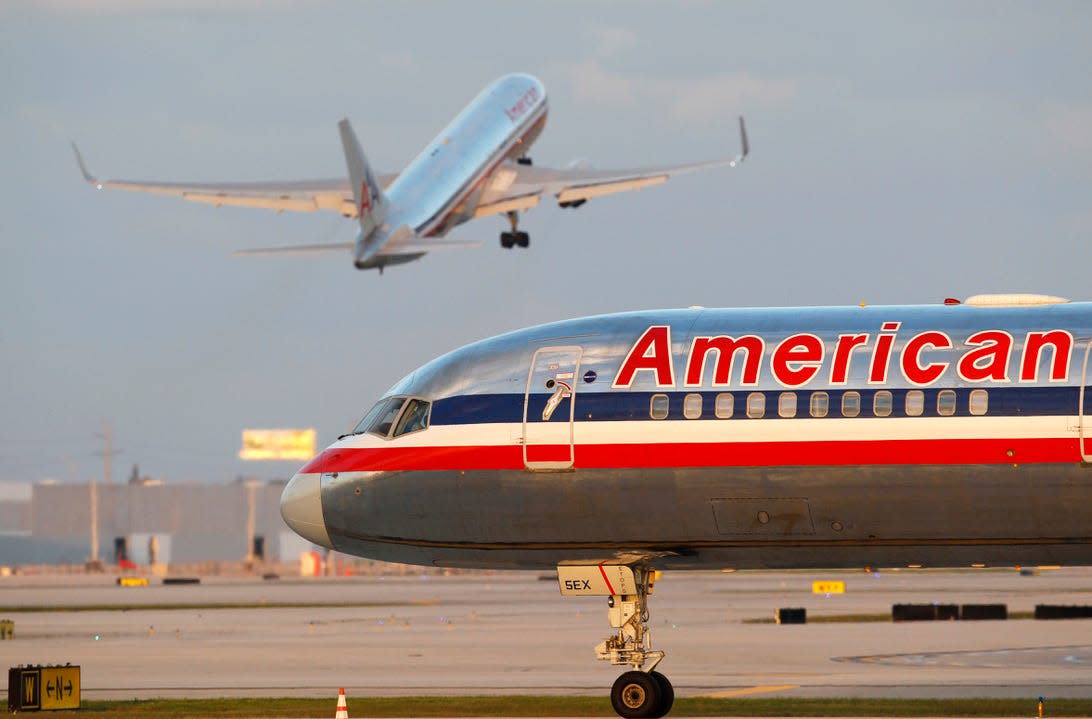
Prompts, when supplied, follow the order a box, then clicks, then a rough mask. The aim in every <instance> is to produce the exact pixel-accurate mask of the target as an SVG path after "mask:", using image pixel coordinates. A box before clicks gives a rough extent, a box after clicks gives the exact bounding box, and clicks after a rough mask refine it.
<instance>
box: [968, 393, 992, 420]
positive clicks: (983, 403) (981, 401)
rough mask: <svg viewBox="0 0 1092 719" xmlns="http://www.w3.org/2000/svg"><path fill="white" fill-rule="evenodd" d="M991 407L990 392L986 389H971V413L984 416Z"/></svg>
mask: <svg viewBox="0 0 1092 719" xmlns="http://www.w3.org/2000/svg"><path fill="white" fill-rule="evenodd" d="M989 408H990V393H989V392H987V391H986V390H984V389H976V390H971V407H970V409H971V414H973V415H976V416H982V415H984V414H986V411H987V410H989Z"/></svg>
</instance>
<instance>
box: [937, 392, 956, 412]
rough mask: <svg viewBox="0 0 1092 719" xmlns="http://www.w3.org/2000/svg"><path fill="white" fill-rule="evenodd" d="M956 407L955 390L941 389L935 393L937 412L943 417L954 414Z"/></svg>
mask: <svg viewBox="0 0 1092 719" xmlns="http://www.w3.org/2000/svg"><path fill="white" fill-rule="evenodd" d="M955 408H956V393H955V390H951V389H942V390H941V391H940V393H939V394H937V414H939V415H942V416H944V417H951V416H952V415H953V414H955Z"/></svg>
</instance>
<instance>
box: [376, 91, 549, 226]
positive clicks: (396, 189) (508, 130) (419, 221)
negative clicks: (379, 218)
mask: <svg viewBox="0 0 1092 719" xmlns="http://www.w3.org/2000/svg"><path fill="white" fill-rule="evenodd" d="M547 111H548V104H547V99H546V88H545V87H544V86H543V85H542V83H541V82H539V80H538V79H536V78H534V77H532V76H530V75H523V74H511V75H505V76H504V77H502V78H500V79H498V80H497V81H495V82H493V83H492V84H491V85H489V86H488V87H486V88H485V89H484V90H482V92H481V93H480V94H479V95H478V96H477V97H475V98H474V99H473V100H472V101H471V102H470V104H469V105H467V107H466V108H465V109H464V110H463V111H462V112H461V113H459V115H458V116H456V117H455V119H454V120H452V121H451V122H450V123H449V124H448V125H447V126H446V127H445V128H444V129H443V130H442V131H441V132H440V134H438V135H437V136H436V137H435V138H434V139H433V140H432V141H431V142H430V143H429V144H428V145H426V146H425V148H424V149H423V150H422V151H421V152H420V154H418V155H417V157H416V158H414V159H413V161H412V162H410V164H409V165H408V166H407V167H406V169H405V170H403V171H402V172H401V173H400V174H399V175H398V177H397V178H396V179H395V180H394V182H393V183H391V185H390V186H389V187H387V189H386V193H387V197H388V198H389V199H390V202H391V207H392V212H391V214H390V215H389V216H388V217H387V218H386V223H387V225H389V227H391V228H396V227H399V226H401V225H407V226H409V227H410V228H412V229H413V230H414V232H415V233H416V234H417V235H418V236H422V237H427V236H442V235H444V234H445V233H446V232H447V231H449V230H450V229H451V228H452V227H455V226H456V225H458V224H460V223H462V222H465V221H467V220H469V219H470V218H472V217H473V216H474V210H475V209H476V207H477V205H478V203H479V201H480V199H481V195H482V193H483V192H484V191H485V189H486V188H487V186H488V183H489V182H490V181H492V180H493V179H494V178H493V175H494V171H495V170H497V168H498V167H499V166H500V165H501V163H502V162H503V161H504V160H505V159H513V158H517V157H521V156H523V155H525V154H526V153H527V151H528V150H529V149H530V147H531V145H532V144H533V143H534V141H535V140H536V139H537V138H538V136H539V134H540V133H541V132H542V129H543V127H544V126H545V124H546V115H547Z"/></svg>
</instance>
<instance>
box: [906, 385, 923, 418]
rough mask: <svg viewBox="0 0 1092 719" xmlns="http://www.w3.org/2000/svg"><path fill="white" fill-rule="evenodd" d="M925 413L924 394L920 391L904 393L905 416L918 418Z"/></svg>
mask: <svg viewBox="0 0 1092 719" xmlns="http://www.w3.org/2000/svg"><path fill="white" fill-rule="evenodd" d="M924 411H925V393H924V392H922V391H921V390H920V389H912V390H910V391H909V392H907V393H906V416H907V417H920V416H921V413H922V412H924Z"/></svg>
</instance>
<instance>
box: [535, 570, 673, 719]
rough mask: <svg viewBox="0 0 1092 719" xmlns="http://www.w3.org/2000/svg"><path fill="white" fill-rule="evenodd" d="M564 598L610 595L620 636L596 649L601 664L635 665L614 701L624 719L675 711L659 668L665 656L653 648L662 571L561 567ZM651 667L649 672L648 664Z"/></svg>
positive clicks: (614, 689) (618, 684)
mask: <svg viewBox="0 0 1092 719" xmlns="http://www.w3.org/2000/svg"><path fill="white" fill-rule="evenodd" d="M557 574H558V582H559V583H560V585H561V593H562V594H563V595H583V596H588V595H593V596H594V595H600V596H603V595H605V596H606V597H607V618H608V620H609V621H610V625H611V627H612V628H613V629H616V630H618V631H617V632H616V633H615V634H612V635H611V636H609V637H607V638H606V639H605V640H604V641H602V642H600V644H599V646H597V647H596V648H595V657H596V659H599V660H602V661H609V662H610V663H611V664H613V665H615V666H626V665H628V666H630V667H632V669H631V670H630V671H627V672H625V673H623V674H622V675H621V676H620V677H618V679H617V680H615V682H614V686H613V687H612V688H611V692H610V701H611V705H612V706H613V707H614V711H616V712H618V715H619V716H620V717H623V719H658V717H662V716H664V715H666V714H667V713H668V712H669V711H671V705H672V704H673V703H674V701H675V689H674V687H672V686H671V682H669V681H668V680H667V677H665V676H664V675H663V674H661V673H660V672H658V671H656V667H657V666H658V665H659V663H660V662H661V661H663V658H664V653H663V652H662V651H660V650H656V649H653V648H652V634H651V632H650V631H649V628H648V618H649V612H648V595H649V594H651V593H652V586H653V582H654V580H655V575H656V572H655V570H653V569H652V568H651V567H647V566H636V567H630V566H626V565H604V564H600V565H595V566H591V567H588V566H582V567H580V566H560V567H558V568H557ZM646 664H647V665H648V667H647V669H646V668H645V665H646Z"/></svg>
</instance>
